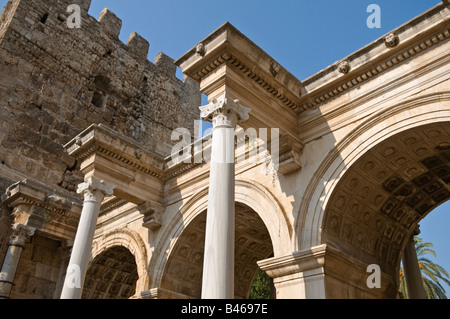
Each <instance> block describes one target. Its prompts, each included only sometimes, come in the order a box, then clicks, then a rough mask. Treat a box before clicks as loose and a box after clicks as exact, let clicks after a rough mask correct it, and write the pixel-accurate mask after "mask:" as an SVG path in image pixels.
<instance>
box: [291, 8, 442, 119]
mask: <svg viewBox="0 0 450 319" xmlns="http://www.w3.org/2000/svg"><path fill="white" fill-rule="evenodd" d="M449 19H450V10H449V8H448V3H447V4H446V0H443V2H442V3H439V4H437V5H436V6H434V7H433V8H430V9H429V10H427V11H425V12H424V13H422V14H420V15H418V16H417V17H415V18H413V19H412V20H410V21H408V22H406V23H404V24H403V25H401V26H399V27H397V28H396V29H394V30H392V31H390V32H388V33H387V34H386V35H384V36H382V37H380V38H379V39H377V40H375V41H373V42H372V43H369V44H367V45H366V46H364V47H363V48H361V49H359V50H357V51H355V52H353V53H351V54H350V55H348V56H346V57H343V58H341V59H340V60H338V61H337V62H336V63H334V64H332V65H329V66H328V67H326V68H324V69H323V70H321V71H320V72H317V73H316V74H314V75H312V76H310V77H309V78H307V79H304V80H302V83H303V85H304V87H305V91H306V94H305V95H304V96H303V97H302V102H301V107H300V109H301V111H300V112H303V111H306V110H308V109H311V108H317V107H319V106H320V105H322V104H325V103H327V102H328V101H329V100H332V99H334V98H336V97H337V96H339V95H342V94H345V93H346V92H348V91H349V90H350V89H352V88H353V87H358V86H359V85H362V84H363V83H365V82H368V81H370V80H371V79H372V78H375V77H376V76H377V75H378V74H381V73H383V72H386V71H388V70H390V69H391V68H394V67H396V66H397V65H399V64H400V63H402V62H405V61H408V60H410V59H412V58H414V56H416V55H418V54H419V53H421V52H423V51H425V50H428V48H432V47H433V46H434V45H437V44H439V43H440V42H442V41H445V40H446V39H448V38H449V37H450V25H449ZM324 115H325V114H321V116H324Z"/></svg>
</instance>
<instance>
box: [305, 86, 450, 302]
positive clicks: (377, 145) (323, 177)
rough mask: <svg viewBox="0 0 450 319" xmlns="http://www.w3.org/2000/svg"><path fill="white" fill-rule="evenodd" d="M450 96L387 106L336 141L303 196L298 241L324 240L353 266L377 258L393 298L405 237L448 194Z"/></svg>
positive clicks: (386, 292) (312, 243)
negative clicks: (355, 262) (440, 187)
mask: <svg viewBox="0 0 450 319" xmlns="http://www.w3.org/2000/svg"><path fill="white" fill-rule="evenodd" d="M449 100H450V94H449V93H448V92H444V93H436V94H430V95H427V96H422V97H419V98H415V99H411V100H409V101H405V102H403V103H402V104H398V105H392V106H390V107H387V108H385V109H384V110H383V111H381V112H378V113H377V114H374V115H373V116H372V117H370V118H369V119H368V120H367V121H365V122H364V123H362V124H361V125H359V126H358V127H357V128H355V129H354V130H353V131H352V132H351V133H350V134H349V135H347V136H346V138H344V139H343V140H342V141H341V142H340V143H338V145H337V146H336V147H335V149H333V150H332V151H331V152H330V153H329V155H328V157H327V158H326V159H325V160H324V161H323V162H322V164H321V166H320V167H319V169H318V170H317V172H316V174H315V178H314V179H312V180H311V182H310V185H309V187H308V192H307V193H306V194H305V197H304V199H303V202H302V205H301V210H300V214H299V216H301V217H303V218H302V219H301V220H299V221H298V223H297V227H298V228H297V229H298V233H299V234H301V235H300V237H299V238H298V244H299V246H300V247H301V246H302V245H309V246H318V245H321V244H327V245H328V246H330V247H335V248H337V249H338V250H339V251H340V252H342V253H344V254H345V255H347V256H349V257H350V258H353V259H354V260H357V261H359V262H360V263H361V264H360V266H362V265H366V266H367V265H368V264H371V263H376V264H379V265H380V266H381V267H382V270H383V272H384V274H385V275H387V276H388V277H389V281H390V284H389V287H388V288H387V290H384V291H383V292H382V293H383V294H384V295H383V296H385V297H386V296H388V297H395V294H396V277H397V276H398V267H399V264H400V258H401V254H402V251H403V249H404V245H405V244H406V240H407V239H408V238H409V236H410V235H411V233H412V231H413V229H414V227H415V225H416V224H417V223H418V222H419V221H420V220H421V219H422V218H424V217H425V216H426V214H428V212H429V211H431V210H432V209H433V208H434V207H437V206H438V205H439V204H441V203H442V202H444V201H445V200H446V199H448V198H449V197H450V192H448V183H449V182H450V181H448V180H446V179H447V178H450V177H448V175H447V174H450V173H449V172H450V168H449V165H448V163H449V159H450V153H449V152H450V149H449V147H450V144H449V142H448V141H449V140H450V124H449V123H450V110H449V108H448V103H449ZM444 106H445V107H444ZM431 132H434V133H431ZM433 134H434V135H433ZM383 152H384V153H383ZM441 164H442V165H441ZM436 170H440V171H436ZM436 172H437V173H436ZM439 176H441V177H439ZM442 176H443V177H442ZM441 178H444V180H441ZM433 183H434V184H433ZM444 184H446V186H444ZM426 185H430V187H432V188H433V187H434V188H435V189H434V191H437V193H435V194H432V192H433V189H431V188H430V189H428V190H426V189H424V187H426ZM433 185H434V186H433ZM439 185H441V186H443V187H442V189H441V192H440V190H439V187H438V186H439ZM430 192H431V193H430ZM430 194H432V195H430ZM360 284H361V283H360ZM348 289H350V288H348ZM346 293H348V291H347V292H346ZM354 296H356V295H354ZM359 296H361V295H359Z"/></svg>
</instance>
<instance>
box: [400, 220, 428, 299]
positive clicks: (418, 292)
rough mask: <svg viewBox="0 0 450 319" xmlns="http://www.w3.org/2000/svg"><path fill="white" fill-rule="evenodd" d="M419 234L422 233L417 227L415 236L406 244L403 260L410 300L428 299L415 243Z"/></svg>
mask: <svg viewBox="0 0 450 319" xmlns="http://www.w3.org/2000/svg"><path fill="white" fill-rule="evenodd" d="M419 234H420V231H419V228H418V227H417V228H416V229H415V231H414V234H413V235H411V238H410V239H409V240H408V242H407V243H406V247H405V252H404V253H403V259H402V262H403V270H404V272H405V280H406V288H407V289H408V297H409V299H427V296H426V294H425V289H424V288H423V280H422V273H421V271H420V268H419V261H418V259H417V253H416V245H415V243H414V236H415V235H416V236H417V235H419Z"/></svg>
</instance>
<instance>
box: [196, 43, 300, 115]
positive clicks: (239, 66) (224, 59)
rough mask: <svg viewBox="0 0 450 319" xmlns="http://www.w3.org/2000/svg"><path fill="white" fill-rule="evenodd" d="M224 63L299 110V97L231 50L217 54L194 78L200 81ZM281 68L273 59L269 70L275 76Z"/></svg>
mask: <svg viewBox="0 0 450 319" xmlns="http://www.w3.org/2000/svg"><path fill="white" fill-rule="evenodd" d="M224 64H226V65H228V66H230V67H232V68H233V69H234V70H235V71H237V72H239V73H240V74H242V75H243V76H244V77H245V78H247V79H248V80H250V81H251V82H252V83H253V84H255V85H256V86H258V87H259V88H260V89H262V90H263V91H265V92H267V93H268V94H269V95H271V96H272V97H273V98H274V99H276V100H277V101H279V102H280V103H281V104H283V105H285V106H286V107H288V108H290V109H291V110H294V111H297V110H298V109H299V107H300V105H299V102H298V101H299V99H298V98H294V96H291V95H289V94H287V93H286V91H287V89H285V88H282V87H281V85H280V84H278V83H277V82H276V81H275V80H273V79H271V78H270V77H268V76H266V75H263V74H262V73H261V72H258V71H257V70H255V68H251V67H249V66H247V65H246V64H245V63H244V62H242V61H241V60H240V59H239V58H237V57H236V56H235V55H233V54H232V53H230V52H229V51H227V52H225V53H222V54H221V55H219V56H217V57H216V58H214V59H213V60H212V61H211V62H210V63H209V64H208V65H206V66H205V67H204V68H203V69H202V70H200V71H198V72H197V73H196V74H195V75H194V80H196V81H200V80H201V79H202V78H203V77H205V76H207V75H208V74H210V73H211V72H213V71H214V70H215V69H217V68H219V67H220V66H222V65H224ZM280 68H281V66H280V65H279V64H278V63H277V62H275V61H273V62H272V64H271V67H270V69H269V70H268V71H269V72H270V73H271V74H272V75H273V76H274V77H275V76H276V75H277V74H278V73H279V71H280ZM301 89H302V88H301V87H300V88H299V92H298V94H299V96H301V94H302V92H301Z"/></svg>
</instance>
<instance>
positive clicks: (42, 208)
mask: <svg viewBox="0 0 450 319" xmlns="http://www.w3.org/2000/svg"><path fill="white" fill-rule="evenodd" d="M2 200H3V204H5V205H7V206H8V207H9V208H11V209H12V214H13V216H14V224H23V225H27V226H30V227H35V228H36V229H38V230H39V231H42V232H44V233H48V234H52V235H53V236H58V237H61V238H65V239H69V238H73V237H74V236H75V231H76V227H77V225H78V221H79V218H80V213H81V202H80V201H79V200H78V199H75V198H71V197H68V196H66V195H65V194H62V193H57V192H55V191H54V190H50V189H47V188H45V186H44V185H40V184H38V183H37V182H32V181H30V180H24V181H21V182H18V183H15V184H13V185H11V186H10V187H8V189H7V190H6V192H5V194H3V196H2Z"/></svg>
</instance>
